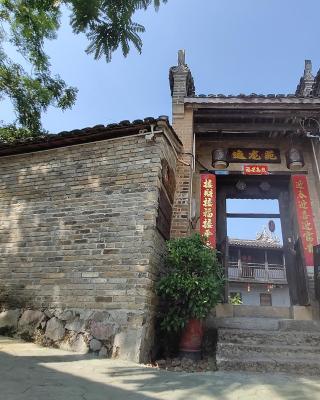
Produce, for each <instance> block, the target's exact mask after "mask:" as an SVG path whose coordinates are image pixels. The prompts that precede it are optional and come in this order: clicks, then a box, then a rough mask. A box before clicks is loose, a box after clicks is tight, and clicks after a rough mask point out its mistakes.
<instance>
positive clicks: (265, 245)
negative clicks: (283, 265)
mask: <svg viewBox="0 0 320 400" xmlns="http://www.w3.org/2000/svg"><path fill="white" fill-rule="evenodd" d="M229 245H230V246H239V247H251V248H261V249H282V245H281V244H280V243H276V242H268V241H265V240H249V239H246V240H245V239H229Z"/></svg>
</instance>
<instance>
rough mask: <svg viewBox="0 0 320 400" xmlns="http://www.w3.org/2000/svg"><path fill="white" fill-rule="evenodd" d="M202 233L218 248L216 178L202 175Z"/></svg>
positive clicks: (209, 243)
mask: <svg viewBox="0 0 320 400" xmlns="http://www.w3.org/2000/svg"><path fill="white" fill-rule="evenodd" d="M200 200H201V204H200V233H201V235H204V236H205V237H206V238H207V244H208V245H210V246H211V247H213V248H215V247H216V177H215V175H208V174H205V175H201V199H200Z"/></svg>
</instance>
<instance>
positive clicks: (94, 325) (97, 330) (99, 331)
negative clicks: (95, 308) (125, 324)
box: [89, 321, 116, 340]
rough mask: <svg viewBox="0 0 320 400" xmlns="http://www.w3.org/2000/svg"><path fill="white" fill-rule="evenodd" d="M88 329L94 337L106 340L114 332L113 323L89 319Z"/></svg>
mask: <svg viewBox="0 0 320 400" xmlns="http://www.w3.org/2000/svg"><path fill="white" fill-rule="evenodd" d="M89 331H90V333H91V335H92V336H93V337H94V338H95V339H98V340H107V339H109V338H110V337H111V336H113V335H114V334H115V333H116V328H115V325H113V324H107V323H104V322H97V321H91V322H90V329H89Z"/></svg>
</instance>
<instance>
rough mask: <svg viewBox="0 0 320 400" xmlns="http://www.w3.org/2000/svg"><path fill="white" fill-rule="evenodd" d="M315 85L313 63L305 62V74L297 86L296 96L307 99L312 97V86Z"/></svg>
mask: <svg viewBox="0 0 320 400" xmlns="http://www.w3.org/2000/svg"><path fill="white" fill-rule="evenodd" d="M313 83H314V76H313V75H312V62H311V60H305V62H304V73H303V77H302V78H301V79H300V82H299V85H298V86H297V90H296V96H302V97H307V96H310V95H312V86H313Z"/></svg>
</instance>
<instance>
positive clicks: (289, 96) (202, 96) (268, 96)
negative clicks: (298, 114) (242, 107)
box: [187, 93, 320, 101]
mask: <svg viewBox="0 0 320 400" xmlns="http://www.w3.org/2000/svg"><path fill="white" fill-rule="evenodd" d="M187 99H247V100H249V99H269V100H272V99H301V100H302V99H304V100H306V99H309V100H319V101H320V97H319V96H312V95H310V96H302V95H301V96H299V95H296V94H293V93H289V94H282V93H280V94H274V93H271V94H257V93H251V94H243V93H240V94H236V95H234V94H228V95H225V94H220V93H219V94H198V95H191V96H188V97H187Z"/></svg>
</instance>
